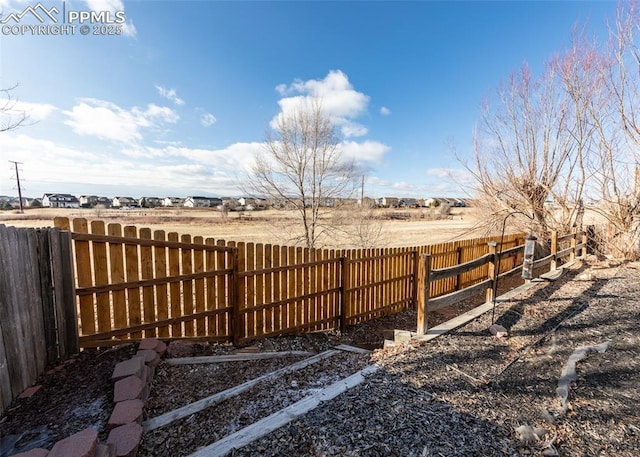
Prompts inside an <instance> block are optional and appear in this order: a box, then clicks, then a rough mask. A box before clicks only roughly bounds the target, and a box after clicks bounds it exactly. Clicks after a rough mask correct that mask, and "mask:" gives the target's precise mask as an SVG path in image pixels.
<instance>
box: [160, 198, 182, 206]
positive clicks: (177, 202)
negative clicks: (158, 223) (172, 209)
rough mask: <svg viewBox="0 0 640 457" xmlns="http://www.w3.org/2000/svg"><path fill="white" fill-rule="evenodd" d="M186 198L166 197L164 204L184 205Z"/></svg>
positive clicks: (163, 200)
mask: <svg viewBox="0 0 640 457" xmlns="http://www.w3.org/2000/svg"><path fill="white" fill-rule="evenodd" d="M183 203H184V198H178V197H165V198H163V199H162V206H182V204H183Z"/></svg>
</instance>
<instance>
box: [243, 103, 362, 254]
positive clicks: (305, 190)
mask: <svg viewBox="0 0 640 457" xmlns="http://www.w3.org/2000/svg"><path fill="white" fill-rule="evenodd" d="M251 171H252V173H251V176H250V177H249V179H248V183H247V186H246V187H247V189H248V190H249V191H250V192H251V193H254V194H256V195H259V196H261V197H266V198H268V199H272V200H276V201H281V202H284V203H285V204H286V205H287V206H289V207H292V208H293V209H295V211H296V212H297V213H298V216H299V222H300V227H301V230H300V232H299V234H298V233H293V234H292V236H291V237H290V240H291V241H294V242H297V243H298V244H303V245H304V246H306V247H308V248H314V247H318V246H317V245H318V243H319V240H321V239H322V238H323V237H324V236H325V235H326V234H327V231H328V230H329V229H330V228H331V227H330V225H331V224H330V218H329V217H326V214H325V213H327V212H328V211H330V210H331V208H332V207H333V205H334V203H335V200H336V199H338V198H340V197H345V196H347V195H349V194H350V193H351V192H352V191H353V189H354V188H355V179H354V178H355V175H354V164H353V162H352V161H350V160H348V159H346V158H345V157H344V156H343V154H342V150H341V147H340V139H339V137H338V135H337V130H336V127H335V125H334V123H333V121H332V120H331V118H330V117H329V116H328V115H327V114H326V113H325V112H324V111H323V109H322V105H321V103H320V102H319V101H317V100H315V101H311V102H307V103H305V104H302V105H301V106H299V107H298V108H296V109H295V110H293V111H292V112H290V113H285V112H283V113H281V114H280V115H279V116H278V117H277V118H276V120H275V125H274V127H273V132H269V133H268V134H267V138H266V142H265V148H264V151H263V152H262V153H261V154H260V155H258V156H257V158H256V162H255V164H254V166H253V167H252V170H251Z"/></svg>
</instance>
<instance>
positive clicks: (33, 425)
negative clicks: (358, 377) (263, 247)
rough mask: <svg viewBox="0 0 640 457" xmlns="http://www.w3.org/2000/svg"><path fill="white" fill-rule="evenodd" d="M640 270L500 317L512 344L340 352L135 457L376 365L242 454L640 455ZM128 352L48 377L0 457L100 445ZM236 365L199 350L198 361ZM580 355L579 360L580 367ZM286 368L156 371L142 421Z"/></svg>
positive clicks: (184, 424)
mask: <svg viewBox="0 0 640 457" xmlns="http://www.w3.org/2000/svg"><path fill="white" fill-rule="evenodd" d="M639 271H640V263H628V264H625V265H621V266H618V265H615V264H612V263H609V262H597V261H592V262H591V263H590V264H589V265H587V266H585V267H582V268H580V269H576V270H571V271H569V272H567V273H566V274H565V275H564V276H563V277H561V278H560V279H558V280H557V281H555V282H551V283H543V284H540V285H536V286H535V287H534V288H533V289H531V290H530V291H528V292H526V293H524V294H522V295H520V296H518V297H516V298H514V299H512V300H510V301H506V302H501V303H499V304H498V308H497V311H496V314H495V320H496V323H498V324H501V325H503V326H504V327H505V328H507V329H508V330H509V337H508V338H503V339H498V338H496V337H493V336H491V335H490V333H489V332H488V330H487V329H488V327H489V326H490V325H491V323H492V322H491V313H487V314H485V315H483V316H481V317H480V318H478V319H476V320H475V321H472V322H470V323H469V324H467V325H465V326H463V327H460V328H459V329H457V330H455V331H453V332H450V333H448V334H445V335H443V336H441V337H439V338H437V339H435V340H432V341H430V342H427V343H417V342H411V343H405V344H403V345H401V346H399V347H396V348H389V349H379V350H376V351H375V352H374V353H373V354H372V355H371V356H362V355H358V354H351V353H340V354H338V355H336V356H334V357H331V358H329V359H327V360H326V361H325V362H323V363H322V364H317V365H316V366H314V367H308V368H306V369H304V370H300V371H299V372H296V373H295V374H290V375H287V376H284V377H282V378H279V379H278V380H276V381H274V382H272V383H266V384H261V385H259V386H257V387H255V388H253V389H251V390H249V391H247V392H245V393H244V394H243V395H242V396H241V397H238V398H236V399H233V400H229V401H225V402H223V403H221V404H219V405H217V406H215V407H211V408H208V409H206V410H204V411H202V412H200V413H197V414H195V415H192V416H189V417H187V418H185V419H181V420H179V421H177V422H174V423H173V424H171V425H168V426H166V427H162V428H159V429H157V430H155V431H153V432H150V433H147V434H145V436H144V438H143V442H142V445H141V449H140V451H139V454H138V455H139V456H142V457H150V456H166V457H177V456H187V455H189V454H191V453H192V452H194V451H195V450H197V449H198V447H200V446H204V445H207V444H210V443H211V442H213V441H215V440H217V439H220V438H222V437H223V436H225V435H228V434H230V433H234V432H236V431H238V430H241V429H242V428H243V427H245V426H247V425H249V424H251V423H253V422H255V421H257V420H259V419H261V418H263V417H266V416H268V415H269V414H272V413H274V412H275V411H276V410H278V409H280V408H282V407H284V406H287V405H289V404H291V403H292V402H295V401H297V400H299V399H301V398H303V397H304V396H306V395H309V394H312V393H314V392H316V391H317V390H318V389H320V388H322V387H324V386H326V385H328V384H330V383H332V382H334V381H336V380H338V379H343V378H344V377H346V376H348V375H350V374H352V373H354V372H355V371H357V370H358V369H360V368H362V367H364V366H366V365H370V364H373V363H375V364H377V365H378V366H379V367H380V369H379V370H378V371H377V372H376V373H374V374H372V375H370V376H368V377H367V378H366V379H365V381H364V382H363V383H362V384H360V385H359V386H357V387H355V388H353V389H352V390H349V391H347V392H346V393H344V394H342V395H340V396H338V397H337V398H335V399H333V400H331V401H329V402H326V403H324V404H322V405H321V406H320V407H318V408H317V409H315V410H312V411H310V412H309V413H307V414H305V415H304V416H302V417H301V418H299V419H297V420H294V421H292V422H290V423H289V424H288V425H286V426H284V427H282V428H280V429H278V430H276V431H274V432H272V433H270V434H268V435H266V436H264V437H263V438H260V439H258V440H257V441H255V442H253V443H251V444H249V445H246V446H244V447H242V448H240V449H236V450H234V451H233V452H232V455H234V456H356V455H358V456H403V457H405V456H406V457H408V456H416V457H417V456H422V457H427V456H433V457H435V456H482V455H486V456H495V455H505V456H527V455H561V456H612V457H613V456H622V457H632V456H637V455H640V413H638V410H637V405H638V402H639V401H640V388H639V387H638V384H637V380H638V379H640V349H639V348H640V306H639V304H640V283H639V282H638V272H639ZM445 318H447V316H443V315H442V316H439V318H438V320H440V321H441V320H444V319H445ZM435 323H437V322H434V324H435ZM411 325H415V314H412V313H411V312H407V313H403V314H400V315H397V316H395V317H387V318H384V319H381V320H378V321H372V322H371V323H367V324H364V325H359V326H355V327H352V328H350V329H349V330H348V331H347V332H345V333H344V334H342V335H340V334H336V333H320V334H312V335H308V336H305V337H286V338H285V337H283V338H272V339H269V340H263V341H260V342H256V343H254V344H255V345H256V349H257V350H262V351H267V350H307V351H311V352H314V353H318V352H321V351H324V350H326V349H328V348H331V347H333V346H334V345H335V344H339V343H343V344H352V345H362V346H368V347H372V346H375V345H376V344H379V343H380V336H379V335H380V334H381V330H382V329H384V328H407V327H408V326H411ZM580 348H583V350H582V351H579V349H580ZM133 349H134V348H133V347H132V346H125V347H121V348H117V349H113V350H109V351H97V352H96V351H87V352H84V353H83V354H81V355H80V356H78V357H77V358H74V359H72V360H71V361H69V362H67V363H66V364H64V365H62V366H60V367H59V368H56V369H54V370H52V371H50V372H48V373H47V374H46V375H44V376H43V377H42V379H41V380H40V382H41V384H42V385H43V388H42V389H41V391H39V392H38V393H36V394H35V395H34V396H33V397H32V398H30V399H22V400H18V401H16V402H15V403H14V404H13V405H12V406H11V407H10V408H9V409H8V411H7V413H6V414H5V416H4V417H2V418H1V419H0V436H1V437H2V439H1V441H0V455H1V456H2V457H5V456H9V455H12V454H13V453H15V452H17V451H18V450H25V449H26V447H25V446H27V447H29V446H31V447H33V445H34V443H35V444H37V445H40V446H43V447H50V444H52V443H53V442H54V441H55V440H57V439H59V437H63V436H68V435H69V434H71V433H74V432H75V431H78V430H79V429H82V428H84V427H86V426H94V427H96V428H97V429H98V430H100V431H101V433H102V434H104V424H105V422H106V420H107V418H108V415H109V414H110V408H112V405H111V403H110V401H109V400H110V398H111V397H112V387H111V385H110V384H111V383H110V382H108V378H109V376H110V373H111V370H112V367H113V366H114V365H115V363H117V361H118V360H123V359H126V358H128V357H130V355H131V352H132V351H133ZM596 349H599V350H600V351H601V352H598V350H596ZM234 350H235V348H233V347H231V346H228V345H214V346H210V345H203V346H202V347H201V348H200V349H199V353H201V354H212V353H228V352H231V351H234ZM580 352H582V355H583V356H584V358H583V359H579V357H578V358H576V354H580ZM572 356H573V357H572ZM571 360H573V363H571ZM292 361H293V360H283V359H274V360H268V361H261V362H242V363H235V364H233V365H229V364H222V365H217V366H215V367H212V366H210V365H181V366H169V365H167V364H161V365H160V366H159V367H158V371H157V374H156V378H154V387H153V390H152V393H151V396H150V398H149V402H148V406H147V418H151V417H155V416H156V415H158V414H161V413H162V412H165V411H168V410H171V409H173V408H175V407H177V406H180V405H184V404H185V403H188V402H190V401H193V400H195V399H198V398H202V397H203V396H205V395H210V394H211V393H214V392H219V391H221V390H224V389H227V388H229V387H232V386H234V385H237V383H239V382H242V381H243V380H247V379H252V378H254V377H255V376H258V375H260V374H263V373H266V372H269V371H272V370H275V369H277V368H279V367H281V366H284V365H285V364H287V363H291V362H292ZM572 366H573V368H574V370H575V379H573V378H571V376H570V375H571V367H572ZM563 380H564V381H563ZM563 386H564V387H565V389H564V390H563V388H562V387H563ZM78 387H80V388H78ZM559 388H560V389H559ZM563 392H564V395H566V400H563V399H564V397H563ZM60 435H61V436H60Z"/></svg>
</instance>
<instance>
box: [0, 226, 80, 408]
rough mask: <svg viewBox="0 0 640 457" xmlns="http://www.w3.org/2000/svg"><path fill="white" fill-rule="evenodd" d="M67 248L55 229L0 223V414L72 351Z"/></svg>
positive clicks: (72, 312) (67, 239)
mask: <svg viewBox="0 0 640 457" xmlns="http://www.w3.org/2000/svg"><path fill="white" fill-rule="evenodd" d="M65 243H66V245H65ZM70 246H71V239H70V237H69V234H68V233H66V234H64V233H63V232H60V231H59V230H58V229H19V228H15V227H5V226H4V225H0V414H1V413H2V412H3V411H4V409H5V408H6V407H7V406H8V405H9V403H11V401H12V400H13V399H14V398H15V397H16V396H17V395H18V394H19V393H20V392H22V390H24V389H25V388H26V387H28V386H30V385H31V384H33V383H34V382H35V381H36V379H37V377H38V376H39V375H40V374H41V373H42V372H43V371H44V370H45V368H46V366H47V365H50V364H53V363H55V362H56V361H58V360H60V359H64V358H66V357H67V356H68V355H70V354H72V353H75V352H76V351H77V348H78V343H77V330H76V329H75V326H76V320H75V304H74V298H73V270H72V267H71V259H70ZM74 340H75V341H74Z"/></svg>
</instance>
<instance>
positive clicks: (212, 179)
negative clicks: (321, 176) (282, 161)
mask: <svg viewBox="0 0 640 457" xmlns="http://www.w3.org/2000/svg"><path fill="white" fill-rule="evenodd" d="M2 140H3V143H2V150H3V153H6V154H7V157H18V158H19V160H20V161H22V162H23V166H22V167H23V171H24V176H25V178H26V181H25V185H26V186H27V187H28V188H27V189H26V191H27V193H26V195H29V196H38V195H42V193H44V192H69V191H70V189H78V188H80V189H82V190H80V191H79V192H80V193H89V194H95V193H97V192H100V193H105V192H106V195H107V196H114V195H118V194H121V193H123V192H125V193H132V194H133V196H142V195H145V194H146V195H150V194H156V193H158V192H162V193H163V194H166V195H178V196H186V195H189V194H193V193H195V192H196V191H199V192H201V193H205V194H210V195H233V194H238V193H239V192H240V189H239V188H238V177H239V175H243V173H244V172H245V170H247V169H248V167H249V166H250V164H252V163H253V157H254V156H255V155H256V154H257V153H258V152H259V151H260V150H261V149H262V147H263V145H262V143H236V144H233V145H230V146H228V147H226V148H224V149H219V150H214V149H196V148H187V147H175V146H166V147H159V148H151V147H142V146H139V147H127V148H126V149H124V148H123V149H122V150H120V151H119V152H118V151H116V152H113V151H112V152H109V153H105V152H104V151H103V150H100V151H99V152H86V149H85V148H83V147H81V146H76V147H67V146H63V145H60V144H57V143H55V142H53V141H49V140H40V139H36V138H32V137H29V136H27V135H24V134H20V135H18V134H13V133H11V134H7V135H4V136H3V137H2ZM16 160H18V159H16ZM7 184H8V183H4V182H3V181H0V194H2V192H3V191H4V192H7V191H8V190H10V189H7V190H4V188H3V187H2V186H3V185H7ZM98 187H99V188H100V189H102V190H100V191H98V190H96V189H97V188H98ZM105 189H107V190H105ZM123 189H128V190H127V191H124V190H123ZM72 192H73V191H72Z"/></svg>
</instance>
